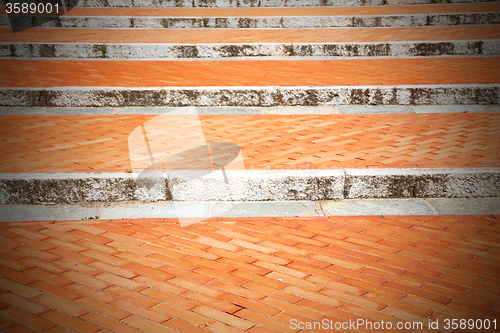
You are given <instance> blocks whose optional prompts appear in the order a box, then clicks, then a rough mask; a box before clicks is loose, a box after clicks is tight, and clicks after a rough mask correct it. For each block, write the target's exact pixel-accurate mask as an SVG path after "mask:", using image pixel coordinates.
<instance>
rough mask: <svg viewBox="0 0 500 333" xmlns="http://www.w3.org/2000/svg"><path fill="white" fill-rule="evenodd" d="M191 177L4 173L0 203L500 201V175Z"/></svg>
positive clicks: (379, 172) (362, 172)
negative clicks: (364, 200)
mask: <svg viewBox="0 0 500 333" xmlns="http://www.w3.org/2000/svg"><path fill="white" fill-rule="evenodd" d="M196 172H200V171H196ZM196 172H194V171H172V172H155V173H146V174H145V173H126V172H124V173H121V172H94V173H10V174H6V173H4V174H0V204H2V205H5V204H39V203H89V202H125V201H140V202H156V201H173V202H188V201H268V200H271V201H282V200H292V201H294V200H312V201H318V200H341V199H382V198H385V199H389V198H393V199H394V198H400V199H402V198H489V197H500V168H450V169H438V168H435V169H337V170H321V169H315V170H231V171H228V170H227V171H225V174H223V173H222V172H221V171H217V172H212V173H209V174H208V175H206V173H205V172H201V173H202V174H205V175H204V176H203V177H196V176H197V175H198V174H197V173H196Z"/></svg>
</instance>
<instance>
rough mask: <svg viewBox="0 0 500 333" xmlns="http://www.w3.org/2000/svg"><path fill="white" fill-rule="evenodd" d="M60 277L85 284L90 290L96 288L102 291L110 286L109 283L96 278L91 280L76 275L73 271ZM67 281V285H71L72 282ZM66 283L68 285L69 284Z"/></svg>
mask: <svg viewBox="0 0 500 333" xmlns="http://www.w3.org/2000/svg"><path fill="white" fill-rule="evenodd" d="M61 275H62V276H64V277H66V278H68V279H71V280H73V281H76V282H80V283H81V284H85V285H87V286H90V287H92V288H97V289H104V288H107V287H109V286H110V284H109V283H107V282H104V281H101V280H98V279H96V278H93V277H91V276H88V275H85V274H82V273H78V272H75V271H67V272H64V273H62V274H61ZM71 280H67V281H68V282H69V283H73V281H71ZM69 283H68V284H69Z"/></svg>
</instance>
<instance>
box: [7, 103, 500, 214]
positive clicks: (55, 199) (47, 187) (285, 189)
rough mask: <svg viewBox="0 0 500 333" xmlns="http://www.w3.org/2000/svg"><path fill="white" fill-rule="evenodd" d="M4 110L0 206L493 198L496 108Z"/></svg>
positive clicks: (498, 176)
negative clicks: (425, 110)
mask: <svg viewBox="0 0 500 333" xmlns="http://www.w3.org/2000/svg"><path fill="white" fill-rule="evenodd" d="M190 111H191V112H192V113H191V114H177V115H175V114H160V115H154V114H142V115H141V114H113V115H85V114H60V115H54V114H52V115H50V114H44V115H29V114H25V115H19V114H17V115H3V116H1V117H0V121H1V126H2V132H1V133H0V151H2V152H3V156H4V157H3V158H2V161H1V162H0V188H1V189H2V191H0V203H1V204H35V203H68V202H72V203H77V202H93V201H111V202H113V201H176V202H179V201H203V200H208V201H233V200H234V201H260V200H264V201H265V200H334V199H356V198H358V199H359V198H427V197H450V198H453V197H462V198H467V197H500V170H499V168H498V167H497V166H498V164H499V161H500V146H499V142H500V140H499V134H498V133H500V132H499V129H500V127H499V126H500V125H499V124H500V122H499V120H500V114H498V113H484V112H483V113H474V114H467V113H457V112H455V113H440V114H432V113H426V114H395V113H393V114H321V115H314V114H307V115H294V116H290V115H284V114H281V115H264V114H254V115H230V114H226V115H201V114H197V113H196V109H194V108H193V109H192V110H190Z"/></svg>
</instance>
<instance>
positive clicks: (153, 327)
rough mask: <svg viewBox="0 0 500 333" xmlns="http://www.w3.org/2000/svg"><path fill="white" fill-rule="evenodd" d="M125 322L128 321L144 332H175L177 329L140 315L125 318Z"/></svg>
mask: <svg viewBox="0 0 500 333" xmlns="http://www.w3.org/2000/svg"><path fill="white" fill-rule="evenodd" d="M123 322H124V323H127V324H128V325H130V326H133V327H135V328H137V329H140V330H141V331H142V332H151V333H164V332H168V333H175V331H173V330H171V329H169V328H168V327H165V326H163V325H160V324H157V323H155V322H154V321H151V320H148V319H144V318H141V317H138V316H131V317H128V318H126V319H124V320H123Z"/></svg>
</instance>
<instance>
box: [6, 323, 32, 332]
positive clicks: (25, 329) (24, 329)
mask: <svg viewBox="0 0 500 333" xmlns="http://www.w3.org/2000/svg"><path fill="white" fill-rule="evenodd" d="M3 332H5V333H36V331H35V330H32V329H31V328H28V327H26V326H23V325H19V324H17V325H14V326H11V327H9V328H7V329H5V330H4V331H3Z"/></svg>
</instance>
